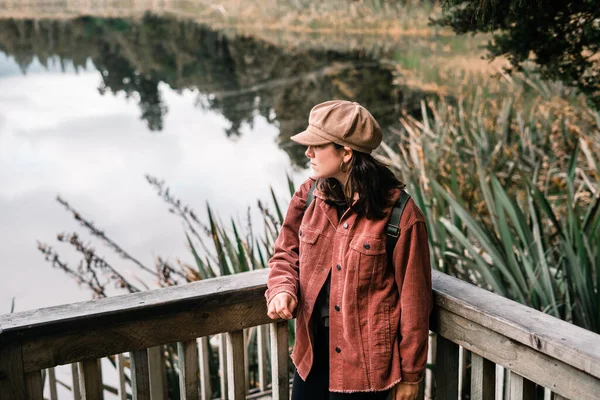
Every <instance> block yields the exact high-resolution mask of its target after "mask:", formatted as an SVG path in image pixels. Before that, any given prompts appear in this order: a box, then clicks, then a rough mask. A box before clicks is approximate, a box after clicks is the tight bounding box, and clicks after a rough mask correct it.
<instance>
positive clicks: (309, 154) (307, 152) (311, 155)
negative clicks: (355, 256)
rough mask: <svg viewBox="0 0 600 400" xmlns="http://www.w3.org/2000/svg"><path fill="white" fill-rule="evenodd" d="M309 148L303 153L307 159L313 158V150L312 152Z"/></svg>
mask: <svg viewBox="0 0 600 400" xmlns="http://www.w3.org/2000/svg"><path fill="white" fill-rule="evenodd" d="M311 147H312V146H308V147H307V148H306V151H305V152H304V155H305V156H306V157H308V158H313V155H314V153H313V150H312V148H311Z"/></svg>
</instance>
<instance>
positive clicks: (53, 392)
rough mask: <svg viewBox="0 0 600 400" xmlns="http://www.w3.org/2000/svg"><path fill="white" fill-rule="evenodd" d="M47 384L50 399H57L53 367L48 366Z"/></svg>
mask: <svg viewBox="0 0 600 400" xmlns="http://www.w3.org/2000/svg"><path fill="white" fill-rule="evenodd" d="M47 371H48V386H50V400H58V396H57V395H56V372H55V371H54V368H48V370H47Z"/></svg>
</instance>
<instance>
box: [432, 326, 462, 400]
mask: <svg viewBox="0 0 600 400" xmlns="http://www.w3.org/2000/svg"><path fill="white" fill-rule="evenodd" d="M435 369H436V371H435V376H436V379H437V388H436V393H437V400H456V399H457V398H458V345H457V344H456V343H453V342H451V341H449V340H448V339H446V338H444V337H442V336H441V335H438V336H437V360H436V364H435Z"/></svg>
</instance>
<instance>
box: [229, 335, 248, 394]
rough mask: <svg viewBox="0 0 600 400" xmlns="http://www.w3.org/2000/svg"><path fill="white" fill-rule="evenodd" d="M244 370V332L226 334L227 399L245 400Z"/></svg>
mask: <svg viewBox="0 0 600 400" xmlns="http://www.w3.org/2000/svg"><path fill="white" fill-rule="evenodd" d="M245 375H246V370H245V368H244V332H243V331H241V330H239V331H234V332H229V333H227V380H228V383H229V385H228V391H229V398H230V399H232V400H242V399H244V400H245V399H246V383H245V380H246V376H245Z"/></svg>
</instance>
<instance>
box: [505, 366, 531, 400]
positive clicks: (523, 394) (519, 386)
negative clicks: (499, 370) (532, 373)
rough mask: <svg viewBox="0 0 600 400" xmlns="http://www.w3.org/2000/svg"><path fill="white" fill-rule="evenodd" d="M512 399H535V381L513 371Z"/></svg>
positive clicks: (511, 378) (511, 379)
mask: <svg viewBox="0 0 600 400" xmlns="http://www.w3.org/2000/svg"><path fill="white" fill-rule="evenodd" d="M510 400H535V383H533V382H531V381H530V380H529V379H526V378H523V377H522V376H521V375H519V374H517V373H515V372H513V371H511V372H510Z"/></svg>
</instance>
